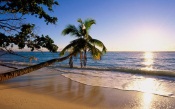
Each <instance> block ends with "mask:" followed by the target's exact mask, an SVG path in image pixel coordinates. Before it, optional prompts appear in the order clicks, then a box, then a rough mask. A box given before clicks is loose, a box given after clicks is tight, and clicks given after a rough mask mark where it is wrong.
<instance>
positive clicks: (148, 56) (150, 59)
mask: <svg viewBox="0 0 175 109" xmlns="http://www.w3.org/2000/svg"><path fill="white" fill-rule="evenodd" d="M153 63H154V54H153V53H152V52H145V53H144V62H143V64H144V65H145V68H143V69H144V70H153Z"/></svg>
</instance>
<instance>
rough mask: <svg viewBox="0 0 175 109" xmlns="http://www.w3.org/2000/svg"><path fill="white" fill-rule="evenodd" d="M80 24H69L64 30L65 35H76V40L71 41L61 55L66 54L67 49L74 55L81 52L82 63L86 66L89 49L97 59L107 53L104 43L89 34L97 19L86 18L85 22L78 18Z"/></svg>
mask: <svg viewBox="0 0 175 109" xmlns="http://www.w3.org/2000/svg"><path fill="white" fill-rule="evenodd" d="M77 21H78V22H79V23H80V24H79V25H78V27H76V26H74V25H68V26H67V27H66V28H65V29H64V30H63V31H62V34H63V35H68V34H69V35H71V36H75V38H76V39H75V40H73V41H71V42H70V44H68V45H67V46H66V47H65V48H64V49H63V50H62V51H61V52H60V56H62V55H64V54H65V52H66V51H68V52H70V53H72V52H74V55H75V56H76V55H77V54H80V64H81V67H82V66H86V62H87V51H89V52H90V53H91V55H92V57H93V59H95V60H100V59H101V56H102V55H103V54H104V53H106V47H105V46H104V44H103V43H102V42H101V41H99V40H97V39H93V38H92V37H91V36H90V35H89V30H90V28H91V26H92V25H93V24H95V20H93V19H86V20H85V21H84V22H83V21H82V20H81V19H78V20H77Z"/></svg>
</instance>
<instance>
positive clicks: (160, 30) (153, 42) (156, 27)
mask: <svg viewBox="0 0 175 109" xmlns="http://www.w3.org/2000/svg"><path fill="white" fill-rule="evenodd" d="M58 2H59V6H54V12H53V13H51V15H53V16H56V17H58V22H57V24H56V25H51V24H49V25H46V24H45V23H44V21H43V20H41V19H36V18H33V17H30V18H27V20H28V21H30V22H33V23H35V24H36V26H37V28H38V29H37V32H38V34H44V35H49V36H50V37H51V38H52V39H53V40H54V41H55V43H56V44H57V45H58V47H59V50H62V49H63V48H64V47H65V46H66V45H68V44H69V43H70V41H71V40H73V39H75V37H72V36H69V35H67V36H63V35H61V32H62V30H63V29H64V28H65V27H66V26H67V25H68V24H74V25H76V26H78V22H77V19H78V18H81V19H82V20H85V19H87V18H92V19H95V20H96V25H93V26H92V28H91V30H90V35H91V36H92V37H93V38H95V39H99V40H101V41H102V42H103V43H104V44H105V46H106V47H107V50H108V51H175V43H174V42H175V0H58Z"/></svg>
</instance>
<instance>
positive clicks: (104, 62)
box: [0, 52, 175, 97]
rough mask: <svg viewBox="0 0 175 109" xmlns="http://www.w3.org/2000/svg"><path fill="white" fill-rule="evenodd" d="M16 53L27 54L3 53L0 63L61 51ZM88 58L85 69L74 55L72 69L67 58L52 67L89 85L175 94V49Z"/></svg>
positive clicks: (22, 61) (28, 62) (40, 59)
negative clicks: (172, 50)
mask: <svg viewBox="0 0 175 109" xmlns="http://www.w3.org/2000/svg"><path fill="white" fill-rule="evenodd" d="M17 53H18V54H19V55H22V56H25V57H21V56H15V55H10V54H7V55H1V56H0V63H3V64H6V65H11V66H22V67H26V66H28V65H33V64H37V63H40V62H44V61H47V60H50V59H53V58H59V53H50V52H17ZM1 54H2V53H1ZM32 56H34V57H35V58H33V57H32ZM87 58H88V60H87V66H86V68H83V69H81V68H80V60H79V56H77V57H74V58H73V60H74V68H73V69H71V68H69V66H68V60H65V61H63V62H60V63H55V64H54V65H52V66H51V68H53V69H55V70H59V71H60V72H62V75H63V76H65V77H67V78H70V79H71V80H73V81H77V82H80V83H83V84H86V85H92V86H100V87H108V88H117V89H120V90H127V91H128V90H134V91H140V92H145V93H148V94H156V95H161V96H167V97H175V87H174V86H175V52H107V53H106V54H105V55H104V56H103V57H102V59H101V60H100V61H98V60H93V59H92V57H91V55H90V54H89V53H88V55H87Z"/></svg>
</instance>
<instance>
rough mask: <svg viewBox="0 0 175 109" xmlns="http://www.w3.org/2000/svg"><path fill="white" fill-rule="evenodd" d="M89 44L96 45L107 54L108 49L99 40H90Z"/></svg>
mask: <svg viewBox="0 0 175 109" xmlns="http://www.w3.org/2000/svg"><path fill="white" fill-rule="evenodd" d="M89 42H90V43H91V44H92V45H96V46H98V47H100V48H102V53H106V51H107V49H106V47H105V45H104V44H103V43H102V42H101V41H100V40H98V39H90V40H89Z"/></svg>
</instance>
